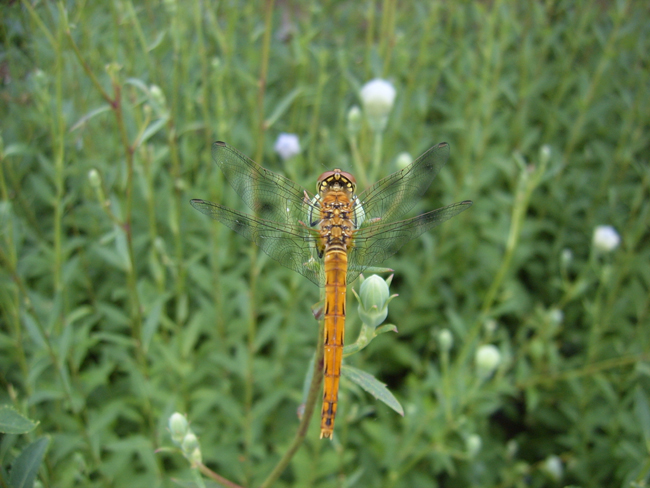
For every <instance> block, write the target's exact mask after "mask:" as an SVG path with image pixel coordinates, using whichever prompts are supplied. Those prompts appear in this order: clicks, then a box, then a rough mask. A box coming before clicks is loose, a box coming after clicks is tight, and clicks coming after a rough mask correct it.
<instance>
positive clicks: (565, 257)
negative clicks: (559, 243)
mask: <svg viewBox="0 0 650 488" xmlns="http://www.w3.org/2000/svg"><path fill="white" fill-rule="evenodd" d="M571 261H573V251H571V249H567V248H564V249H562V254H561V255H560V264H561V265H562V266H563V267H564V268H566V267H567V266H569V264H571Z"/></svg>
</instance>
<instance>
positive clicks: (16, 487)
mask: <svg viewBox="0 0 650 488" xmlns="http://www.w3.org/2000/svg"><path fill="white" fill-rule="evenodd" d="M49 444H50V439H48V438H47V437H41V438H40V439H37V440H35V441H34V442H32V443H31V444H30V445H29V446H27V447H26V448H25V449H24V450H23V452H21V453H20V456H18V457H17V458H16V460H15V461H14V464H13V466H12V467H11V475H9V485H10V486H11V487H12V488H32V487H33V486H34V480H35V479H36V474H37V473H38V468H40V466H41V463H42V462H43V455H44V454H45V450H46V449H47V446H48V445H49Z"/></svg>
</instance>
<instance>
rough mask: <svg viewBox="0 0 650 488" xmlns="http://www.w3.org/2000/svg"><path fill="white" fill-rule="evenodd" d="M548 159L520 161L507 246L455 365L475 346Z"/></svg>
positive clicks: (503, 277)
mask: <svg viewBox="0 0 650 488" xmlns="http://www.w3.org/2000/svg"><path fill="white" fill-rule="evenodd" d="M547 163H548V160H544V161H542V162H541V163H540V164H539V165H538V166H537V168H535V169H534V170H531V168H530V167H525V166H524V165H523V163H522V164H521V169H520V176H519V180H518V182H517V191H516V193H515V201H514V205H513V207H512V214H511V219H510V230H509V231H508V238H507V240H506V249H505V253H504V256H503V260H502V261H501V266H500V267H499V269H498V270H497V273H496V275H495V276H494V279H493V280H492V284H491V285H490V288H488V291H487V292H486V294H485V298H484V299H483V305H482V307H481V313H480V314H479V317H478V320H477V321H476V322H475V324H474V325H473V326H472V329H471V330H470V331H469V333H468V335H467V337H466V339H465V341H464V344H463V347H462V349H461V351H460V354H459V355H458V359H457V362H456V365H457V366H458V367H461V365H463V364H465V361H466V360H467V358H468V356H469V353H470V351H471V350H472V348H473V347H474V340H475V339H476V337H477V336H478V333H479V331H480V330H481V326H482V325H483V321H484V320H485V319H486V318H487V317H488V316H489V314H490V313H491V310H492V306H493V305H494V302H495V300H496V297H497V293H498V292H499V290H500V289H501V286H502V284H503V281H504V279H505V277H506V275H507V274H508V272H509V270H510V264H511V263H512V259H513V257H514V254H515V250H516V248H517V243H518V242H519V237H520V235H521V228H522V226H523V223H524V220H525V218H526V212H527V211H528V204H529V202H530V197H531V195H532V193H533V191H534V190H535V188H536V187H537V186H538V185H539V183H540V182H541V180H542V177H543V176H544V174H545V172H546V165H547Z"/></svg>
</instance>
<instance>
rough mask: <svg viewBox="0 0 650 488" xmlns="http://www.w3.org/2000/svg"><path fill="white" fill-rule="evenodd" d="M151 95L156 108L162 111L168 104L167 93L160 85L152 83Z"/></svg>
mask: <svg viewBox="0 0 650 488" xmlns="http://www.w3.org/2000/svg"><path fill="white" fill-rule="evenodd" d="M149 95H150V96H151V100H152V102H153V103H154V104H155V109H156V110H157V111H160V110H162V109H164V108H165V107H166V106H167V100H166V99H165V94H164V93H163V91H162V90H161V89H160V87H159V86H158V85H151V86H150V87H149Z"/></svg>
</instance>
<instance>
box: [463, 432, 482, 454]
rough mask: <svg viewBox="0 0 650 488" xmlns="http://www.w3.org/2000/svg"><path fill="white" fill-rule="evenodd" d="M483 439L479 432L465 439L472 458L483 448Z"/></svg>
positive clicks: (468, 452)
mask: <svg viewBox="0 0 650 488" xmlns="http://www.w3.org/2000/svg"><path fill="white" fill-rule="evenodd" d="M482 444H483V441H482V440H481V436H480V435H478V434H472V435H470V436H468V437H467V439H465V448H466V449H467V455H468V456H469V457H470V458H473V457H474V456H476V455H477V454H478V452H479V451H480V450H481V445H482Z"/></svg>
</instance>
